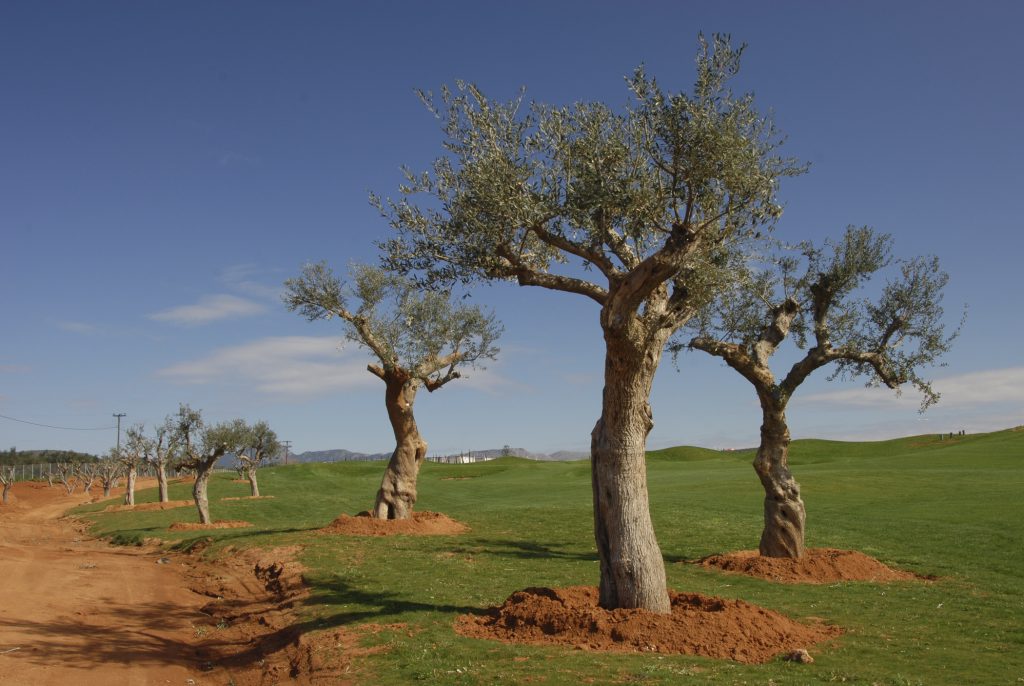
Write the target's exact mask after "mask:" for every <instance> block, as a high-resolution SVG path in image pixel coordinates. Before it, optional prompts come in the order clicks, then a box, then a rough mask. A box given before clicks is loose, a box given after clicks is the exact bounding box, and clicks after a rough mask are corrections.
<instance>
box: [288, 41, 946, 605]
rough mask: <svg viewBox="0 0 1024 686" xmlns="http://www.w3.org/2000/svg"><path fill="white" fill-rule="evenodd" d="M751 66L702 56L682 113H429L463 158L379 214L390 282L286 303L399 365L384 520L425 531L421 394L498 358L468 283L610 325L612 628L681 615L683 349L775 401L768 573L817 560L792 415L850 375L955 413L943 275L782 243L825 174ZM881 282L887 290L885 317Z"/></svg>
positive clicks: (659, 97)
mask: <svg viewBox="0 0 1024 686" xmlns="http://www.w3.org/2000/svg"><path fill="white" fill-rule="evenodd" d="M742 52H743V48H742V47H739V48H734V47H733V46H732V45H731V43H730V41H729V39H728V37H723V36H715V37H714V39H713V40H712V41H710V42H709V41H706V40H705V39H704V38H703V37H701V39H700V50H699V52H698V55H697V78H696V82H695V84H694V87H693V89H692V92H689V93H685V92H677V93H673V92H666V91H665V90H663V89H662V88H661V86H660V84H659V83H658V82H657V81H656V80H655V79H653V78H650V77H648V76H647V74H646V73H645V72H644V70H643V69H638V70H637V71H636V72H635V73H634V74H633V76H632V77H631V78H629V79H627V85H628V87H629V91H630V93H631V96H632V100H631V102H630V103H629V105H628V106H627V107H626V108H625V111H624V112H617V111H614V110H612V109H611V108H609V107H608V106H606V105H604V104H602V103H578V104H576V105H574V106H572V107H553V106H549V105H544V104H538V103H530V104H529V105H528V106H527V105H525V104H524V103H523V101H522V97H521V96H520V97H519V98H517V99H514V100H512V101H511V102H500V101H495V100H492V99H490V98H488V97H486V96H485V95H484V94H483V93H482V92H481V91H480V90H479V89H478V88H476V87H475V86H473V85H471V84H466V83H461V82H459V83H457V84H456V87H455V88H454V89H448V88H445V89H444V90H443V91H442V93H441V96H440V98H439V99H435V98H433V97H432V96H431V95H430V94H426V93H422V94H421V96H422V99H423V101H424V102H425V104H426V105H427V107H428V108H429V109H430V111H431V112H432V113H433V114H434V115H435V116H437V117H438V118H439V120H440V121H441V122H442V127H443V134H444V141H443V147H444V150H445V154H444V155H443V156H442V157H440V158H439V159H438V160H437V161H436V162H435V163H434V165H433V167H432V169H431V170H430V171H428V172H424V173H422V174H416V173H413V172H411V171H410V172H407V173H406V182H405V184H404V185H403V186H402V187H401V197H400V198H399V199H397V200H394V199H385V198H380V197H377V196H372V198H371V200H372V202H373V203H374V204H375V205H376V206H377V207H378V209H379V210H380V211H381V213H382V214H383V215H384V216H385V217H386V218H387V219H388V221H389V223H390V225H391V227H392V228H393V229H394V231H395V233H396V235H395V237H394V238H393V239H391V240H388V241H386V242H384V243H382V244H381V245H380V248H381V250H382V253H383V258H382V261H383V267H384V268H383V269H378V268H371V267H354V268H353V281H354V287H351V288H349V289H348V290H347V291H346V289H345V288H344V287H343V285H342V284H341V282H340V281H339V280H338V279H337V278H336V277H334V275H333V274H332V273H331V271H330V269H329V268H327V267H326V266H325V265H323V264H317V265H308V266H307V267H306V268H305V269H304V271H303V273H302V275H301V276H300V277H299V278H296V279H292V280H289V281H288V282H287V283H286V287H287V293H286V295H285V302H286V304H287V305H288V307H289V308H291V309H292V310H297V311H299V312H300V313H301V314H302V315H304V316H305V317H307V318H308V319H310V320H317V319H329V318H331V317H335V316H337V317H339V318H340V319H342V320H343V321H344V322H345V324H346V336H347V337H348V338H350V339H352V340H354V341H356V342H358V343H359V344H360V345H362V346H364V347H366V348H367V349H369V350H370V351H371V352H372V354H373V355H374V356H375V358H376V360H377V362H378V364H371V365H370V366H369V367H368V369H369V371H370V372H371V373H373V374H375V375H376V376H378V377H380V378H381V379H382V380H383V381H384V382H385V385H386V393H385V405H386V407H387V410H388V415H389V417H390V419H391V423H392V427H393V428H394V433H395V439H396V443H397V446H396V449H395V452H394V454H393V456H392V459H391V461H390V462H389V464H388V468H387V472H386V474H385V477H384V480H383V482H382V484H381V488H380V490H379V492H378V495H377V501H376V506H375V509H374V514H375V515H376V516H378V517H388V518H401V517H407V516H409V513H410V512H411V510H412V506H413V504H414V502H415V499H416V497H415V496H416V490H415V480H416V474H417V471H418V468H419V464H420V462H421V461H422V459H423V456H424V455H425V452H426V444H425V443H424V442H423V440H422V438H421V437H420V434H419V431H418V429H417V427H416V424H415V421H414V420H413V416H412V405H413V401H414V398H415V393H416V390H417V389H418V388H419V387H420V386H426V388H427V389H428V391H433V390H436V389H437V388H439V387H441V386H443V385H444V384H445V383H447V382H449V381H451V380H452V379H455V378H458V376H459V372H458V371H457V370H458V368H459V367H460V366H462V365H467V364H468V365H473V364H476V363H477V362H478V361H480V360H483V359H486V358H492V357H493V356H494V354H495V353H496V352H497V349H496V348H494V347H493V342H494V340H495V339H496V338H497V335H498V333H499V331H500V328H499V327H498V325H497V324H496V323H495V321H494V319H493V317H492V316H488V315H484V314H483V313H482V312H481V311H480V310H479V309H476V308H471V307H467V306H466V305H464V304H463V305H458V306H456V305H452V304H451V301H450V300H449V289H450V288H452V287H453V286H455V285H457V284H461V285H463V286H465V285H472V284H474V283H480V282H488V281H511V282H514V283H518V284H519V285H521V286H533V287H539V288H543V289H549V290H555V291H562V292H565V293H570V294H573V295H575V296H578V297H580V298H583V299H585V300H587V301H589V302H591V303H594V304H596V306H597V308H598V318H599V322H600V325H601V329H602V332H603V338H604V343H605V373H604V381H605V383H604V391H603V396H602V406H601V416H600V418H599V419H598V421H597V423H596V425H595V427H594V430H593V432H592V434H591V466H592V470H591V473H592V485H593V508H594V537H595V541H596V545H597V550H598V554H599V558H600V567H601V577H600V602H601V605H602V606H603V607H606V608H620V607H622V608H634V607H642V608H646V609H648V610H652V611H655V612H668V611H669V599H668V593H667V587H666V581H665V571H664V563H663V560H662V556H661V551H660V548H659V546H658V543H657V539H656V538H655V534H654V529H653V526H652V523H651V517H650V511H649V504H648V495H647V482H646V465H645V454H646V438H647V435H648V434H649V432H650V430H651V428H652V427H653V414H652V411H651V407H650V404H649V397H650V392H651V385H652V382H653V379H654V375H655V372H656V370H657V368H658V365H659V362H660V360H661V357H662V354H663V353H664V351H665V350H670V351H672V352H673V353H675V354H678V353H680V352H683V351H687V350H695V351H703V352H705V353H708V354H711V355H714V356H717V357H719V358H721V359H722V360H724V361H725V363H726V364H727V365H728V366H729V367H731V368H732V369H734V370H735V371H737V372H738V373H739V374H741V375H742V376H743V377H744V378H745V379H747V380H748V381H749V382H750V383H751V384H752V386H753V388H754V390H755V392H756V394H757V397H758V400H759V401H760V404H761V408H762V413H763V424H762V427H761V445H760V447H759V449H758V451H757V457H756V459H755V462H754V467H755V470H756V472H757V475H758V477H759V478H760V480H761V482H762V484H763V486H764V490H765V525H764V531H763V534H762V538H761V545H760V549H761V553H762V554H763V555H767V556H776V557H799V556H800V555H801V554H802V553H803V549H804V524H805V511H804V505H803V502H802V499H801V497H800V489H799V485H798V484H797V482H796V481H795V479H793V477H792V474H791V473H790V470H789V466H788V446H789V436H790V434H789V429H788V424H787V420H786V416H785V410H786V408H787V405H788V402H789V400H790V399H791V398H792V396H793V394H794V392H795V391H796V389H797V388H798V387H799V386H800V385H801V384H802V383H803V382H804V381H805V380H806V379H807V378H808V376H809V375H810V374H811V373H813V372H814V371H815V370H817V369H819V368H821V367H824V366H826V365H832V366H833V369H834V373H833V376H834V377H836V376H838V377H844V378H852V377H862V378H864V379H866V380H867V383H868V384H869V385H878V384H884V385H886V386H888V387H890V388H896V389H898V388H900V387H901V386H902V385H904V384H911V385H913V386H914V387H916V388H917V389H919V390H920V391H921V392H922V393H923V394H924V401H923V404H922V406H923V407H927V406H928V405H929V404H931V403H932V402H934V401H935V400H937V398H938V396H937V394H935V393H934V391H933V390H932V389H931V387H930V386H929V384H928V383H927V381H925V380H924V379H923V378H922V377H921V376H920V370H922V369H923V368H925V367H927V366H928V365H931V364H934V363H935V362H936V361H937V360H938V358H939V357H940V356H941V355H942V354H943V353H945V352H946V351H947V350H948V349H949V347H950V345H951V343H952V341H953V339H954V338H955V335H956V332H955V331H954V332H953V334H952V335H947V334H946V332H945V329H944V325H943V312H942V308H941V299H942V290H943V288H944V287H945V285H946V282H947V276H946V274H945V273H943V272H942V271H941V269H940V268H939V264H938V261H937V260H936V259H934V258H917V259H911V260H905V261H897V260H894V259H893V257H892V252H891V244H892V241H891V238H890V237H889V236H887V235H883V234H877V233H875V232H874V231H872V230H871V229H868V228H850V229H848V230H847V231H846V233H845V234H844V235H843V237H842V238H841V239H839V240H838V241H834V242H833V241H826V242H824V243H823V244H818V245H815V244H813V243H811V242H806V243H801V244H799V245H797V246H792V247H787V246H781V245H778V244H774V243H772V242H770V241H769V240H768V238H767V236H768V235H769V233H770V231H771V230H772V229H773V228H774V225H775V224H776V222H777V221H778V219H779V217H780V216H781V215H782V207H781V204H780V203H779V201H778V199H777V193H778V189H779V183H780V181H781V180H782V179H783V178H786V177H791V176H796V175H799V174H802V173H804V172H805V171H806V167H805V165H803V164H801V163H799V162H798V161H796V160H794V159H791V158H786V157H782V156H780V155H779V154H778V149H779V147H780V145H781V142H782V137H781V136H780V135H779V134H778V132H777V131H776V129H775V127H774V124H773V123H772V120H771V118H770V117H769V116H766V115H765V114H763V113H762V112H760V111H758V110H757V109H756V108H755V106H754V99H753V97H752V96H751V95H739V96H738V95H735V94H734V93H733V92H732V91H731V90H730V89H729V87H728V82H729V80H730V79H731V78H732V77H734V76H735V75H736V74H737V72H738V71H739V66H740V58H741V55H742ZM418 198H424V200H423V201H422V202H421V201H419V200H418ZM879 274H882V275H885V276H886V277H887V279H888V280H887V282H886V283H885V284H884V285H883V286H881V287H878V288H876V289H875V295H876V297H873V298H869V297H867V295H866V294H867V293H869V292H870V291H868V290H867V289H865V285H866V283H867V282H868V280H869V279H871V278H872V277H873V276H876V275H879ZM421 289H422V290H421ZM350 299H353V300H355V301H357V302H356V304H355V306H354V307H350V305H349V304H348V300H350ZM385 301H389V302H390V303H391V305H390V307H383V306H382V303H384V302H385ZM786 341H790V342H792V343H793V344H795V346H796V347H797V348H798V349H799V350H801V351H803V352H802V356H800V357H799V359H798V360H797V361H796V362H795V363H794V364H792V366H791V367H790V368H789V369H788V370H787V371H786V373H785V374H783V375H776V374H775V372H774V371H773V370H772V368H771V365H770V362H771V359H772V357H773V355H774V354H775V353H776V352H777V351H778V350H779V347H780V345H782V344H783V343H784V342H786Z"/></svg>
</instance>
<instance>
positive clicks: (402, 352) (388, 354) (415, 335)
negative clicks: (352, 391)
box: [284, 262, 501, 391]
mask: <svg viewBox="0 0 1024 686" xmlns="http://www.w3.org/2000/svg"><path fill="white" fill-rule="evenodd" d="M350 273H351V275H352V283H351V285H349V286H346V285H345V284H342V282H341V280H339V279H338V278H337V277H336V276H335V275H334V273H333V271H332V270H331V268H330V267H328V266H327V265H326V264H325V263H323V262H321V263H317V264H307V265H306V266H305V267H304V268H303V270H302V275H301V276H300V277H298V278H295V279H289V280H288V281H286V282H285V287H286V289H287V290H286V293H285V296H284V300H285V304H286V305H287V306H288V308H289V309H290V310H293V311H296V310H297V311H298V312H299V313H301V314H302V316H304V317H306V318H307V319H309V320H310V321H315V320H318V319H331V318H333V317H338V318H339V319H341V320H342V321H343V322H344V324H345V337H346V338H347V339H348V340H350V341H353V342H355V343H357V344H358V345H360V346H361V347H363V348H366V349H368V350H369V351H370V352H371V353H372V354H373V355H374V356H375V357H376V358H377V360H378V361H379V363H380V365H370V366H369V367H368V369H369V370H370V371H371V372H372V373H373V374H375V375H376V376H379V377H381V378H383V375H384V374H385V373H386V372H388V371H389V370H398V369H401V370H404V371H405V372H406V373H408V374H409V375H411V376H412V377H413V378H416V379H418V380H419V381H420V382H422V383H423V384H424V385H425V386H426V388H427V390H429V391H433V390H436V389H437V388H440V387H441V386H443V385H444V384H446V383H448V382H449V381H451V380H453V379H457V378H459V377H460V373H459V371H458V367H460V366H464V365H470V366H472V365H475V364H476V363H477V362H478V361H480V360H483V359H494V357H495V355H497V353H498V348H497V347H496V346H495V344H494V343H495V341H496V340H497V338H498V336H499V335H500V334H501V325H500V324H498V323H497V321H496V320H495V318H494V315H492V314H485V313H484V312H483V310H481V309H480V307H479V306H476V305H468V304H465V303H454V304H453V303H452V302H451V296H450V294H449V293H448V292H446V291H434V290H422V289H420V288H419V287H418V286H417V285H416V283H414V282H413V281H412V280H411V279H409V278H407V277H404V276H401V275H399V274H395V273H391V272H387V271H385V270H383V269H380V268H377V267H372V266H368V265H352V267H351V269H350ZM351 299H354V300H355V303H356V304H355V307H354V308H353V307H352V306H350V305H349V300H351Z"/></svg>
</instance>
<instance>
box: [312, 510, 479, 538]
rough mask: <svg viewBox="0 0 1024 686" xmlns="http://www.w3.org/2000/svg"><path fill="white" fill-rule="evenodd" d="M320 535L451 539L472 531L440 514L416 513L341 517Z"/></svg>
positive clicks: (360, 514)
mask: <svg viewBox="0 0 1024 686" xmlns="http://www.w3.org/2000/svg"><path fill="white" fill-rule="evenodd" d="M321 531H324V532H326V533H330V534H343V535H348V536H396V535H401V536H451V535H454V534H461V533H465V532H466V531H469V527H468V526H466V525H465V524H462V523H461V522H457V521H455V520H454V519H452V518H451V517H448V516H447V515H443V514H441V513H439V512H413V513H412V518H411V519H376V518H374V517H371V516H370V513H369V512H360V513H359V514H357V515H356V516H355V517H353V516H351V515H347V514H343V515H339V516H338V518H337V519H335V520H334V521H333V522H331V523H330V524H328V525H327V526H325V527H324V528H323V529H321Z"/></svg>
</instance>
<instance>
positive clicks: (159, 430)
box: [141, 415, 178, 503]
mask: <svg viewBox="0 0 1024 686" xmlns="http://www.w3.org/2000/svg"><path fill="white" fill-rule="evenodd" d="M177 435H178V434H177V422H176V420H175V416H174V415H171V416H169V417H167V418H166V419H165V420H164V423H163V424H161V425H158V426H157V427H155V428H154V429H153V436H152V438H145V440H144V441H143V442H142V443H141V446H142V448H143V449H144V451H145V452H144V455H145V459H146V462H148V463H149V464H151V465H153V471H155V472H156V483H157V488H158V489H159V492H160V502H162V503H166V502H168V500H169V497H168V494H167V468H168V467H169V466H170V465H172V464H174V463H176V462H177V456H178V443H177Z"/></svg>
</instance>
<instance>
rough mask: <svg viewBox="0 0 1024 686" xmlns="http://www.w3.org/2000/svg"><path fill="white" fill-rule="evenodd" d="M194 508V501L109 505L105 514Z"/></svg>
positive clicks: (104, 509)
mask: <svg viewBox="0 0 1024 686" xmlns="http://www.w3.org/2000/svg"><path fill="white" fill-rule="evenodd" d="M190 505H192V506H194V505H195V501H193V500H170V501H168V502H166V503H138V504H136V505H108V506H107V507H105V508H103V511H104V512H148V511H149V510H173V509H176V508H179V507H188V506H190Z"/></svg>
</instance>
